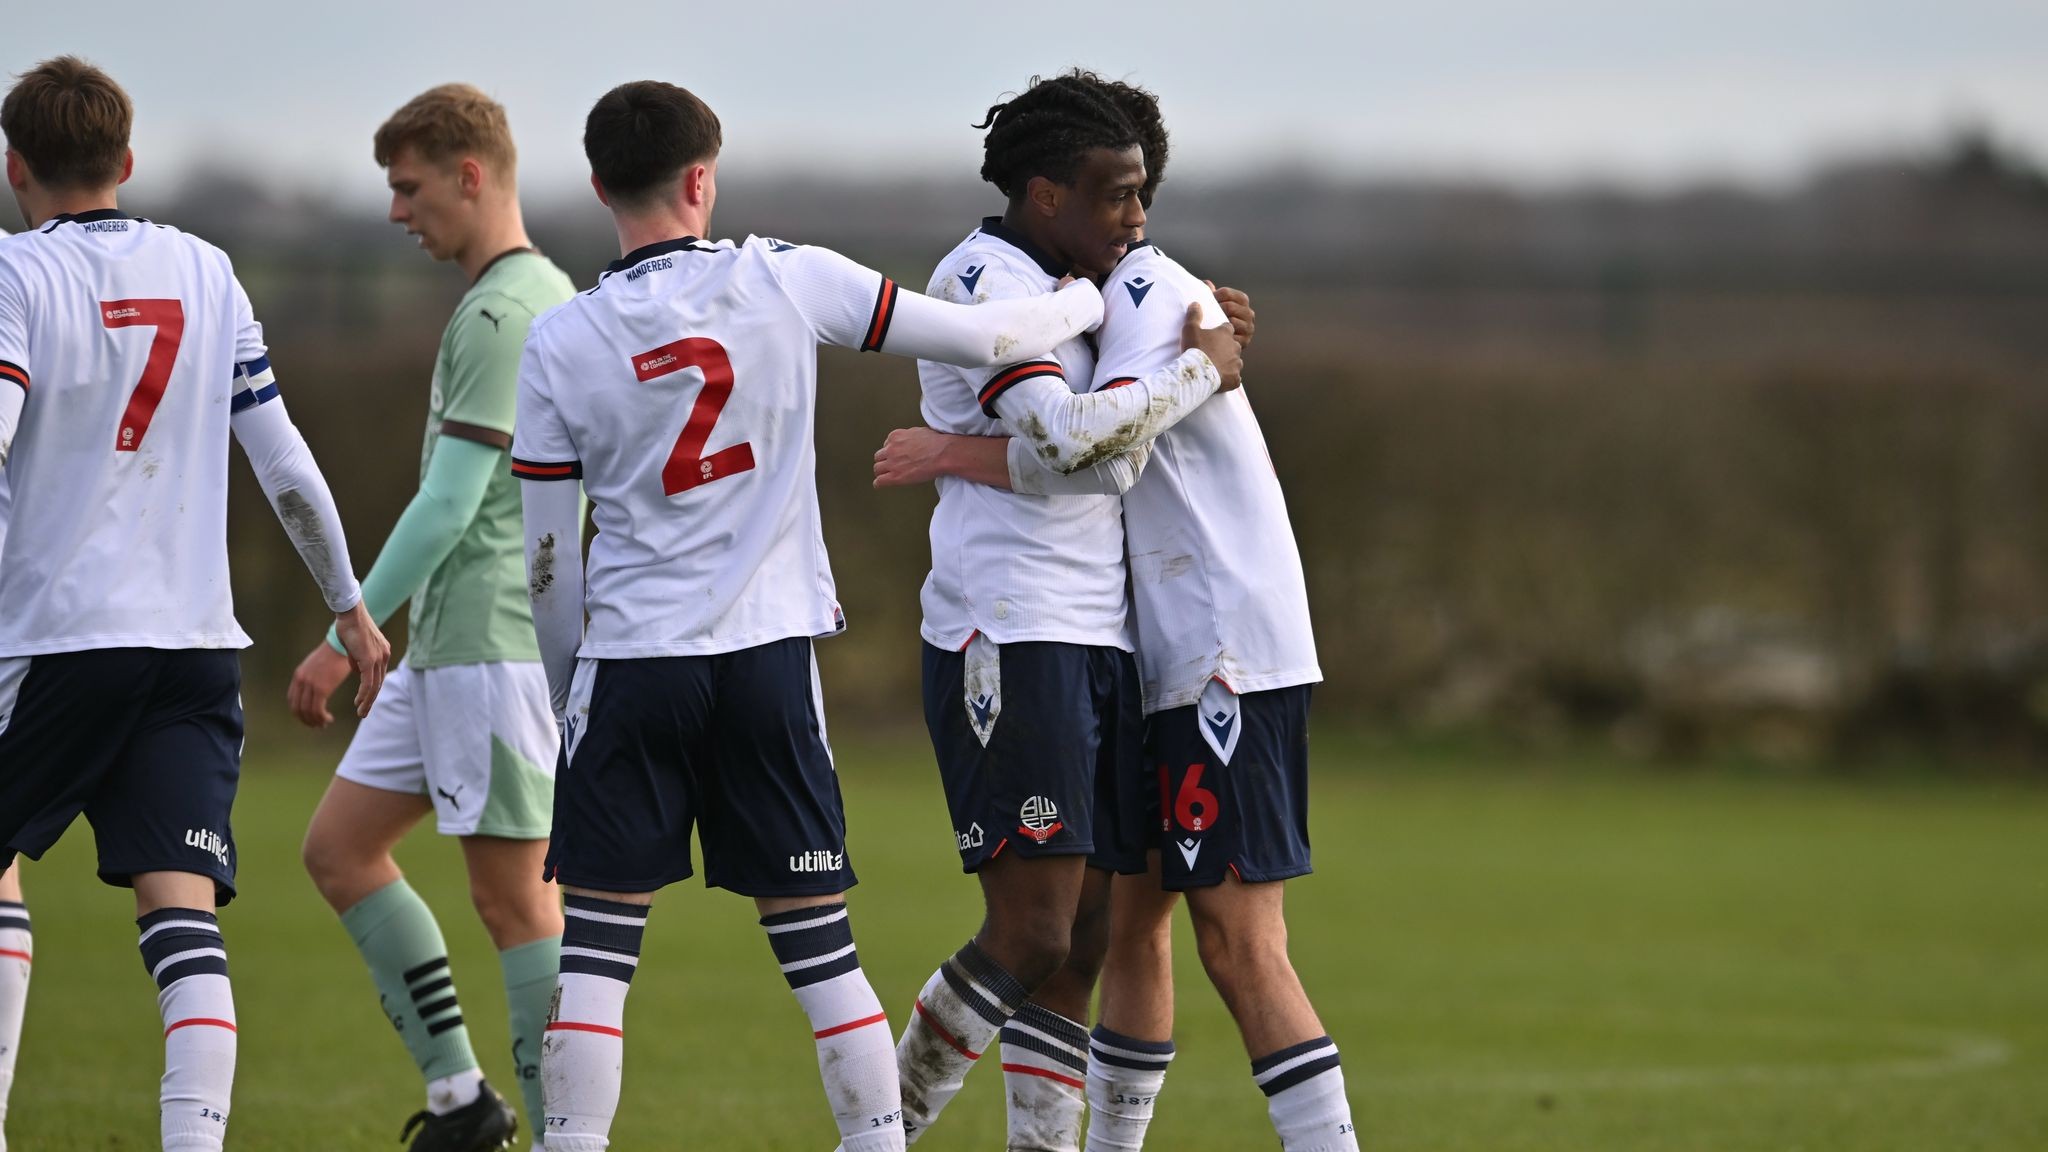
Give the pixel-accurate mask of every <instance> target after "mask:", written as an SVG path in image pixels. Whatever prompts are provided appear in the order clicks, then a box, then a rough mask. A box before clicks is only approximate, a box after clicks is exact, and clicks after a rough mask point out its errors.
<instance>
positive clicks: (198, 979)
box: [135, 908, 235, 1152]
mask: <svg viewBox="0 0 2048 1152" xmlns="http://www.w3.org/2000/svg"><path fill="white" fill-rule="evenodd" d="M135 926H136V927H137V928H139V929H141V931H142V939H141V949H142V963H143V966H144V967H146V968H148V969H149V974H150V975H151V976H152V977H154V978H155V980H156V986H157V988H158V992H157V997H156V1003H157V1008H158V1010H159V1011H161V1012H162V1013H163V1021H164V1079H163V1084H162V1086H161V1088H159V1090H158V1092H157V1102H158V1124H159V1127H160V1128H161V1130H162V1133H163V1141H164V1152H186V1150H192V1152H198V1150H200V1149H207V1150H211V1149H217V1148H219V1147H220V1146H221V1142H222V1141H223V1140H225V1139H226V1138H227V1131H228V1097H229V1096H230V1094H231V1093H232V1092H233V1089H234V1086H235V994H234V989H233V988H232V987H231V986H230V985H229V984H228V953H227V945H226V944H225V943H224V942H223V941H222V940H221V938H220V924H219V922H218V921H217V920H215V919H214V915H213V913H211V912H201V911H199V910H198V909H196V908H161V909H158V910H157V911H155V912H151V913H150V914H149V915H147V916H144V917H143V918H141V919H140V920H137V921H136V922H135Z"/></svg>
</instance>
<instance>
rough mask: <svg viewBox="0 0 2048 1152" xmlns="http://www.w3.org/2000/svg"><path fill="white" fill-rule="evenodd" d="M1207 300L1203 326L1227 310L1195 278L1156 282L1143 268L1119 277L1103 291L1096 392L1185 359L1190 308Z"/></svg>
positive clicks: (1095, 383)
mask: <svg viewBox="0 0 2048 1152" xmlns="http://www.w3.org/2000/svg"><path fill="white" fill-rule="evenodd" d="M1197 301H1206V303H1204V305H1203V310H1202V312H1203V323H1204V324H1205V325H1206V324H1214V323H1215V322H1216V321H1217V320H1218V319H1219V318H1220V317H1221V316H1222V311H1221V309H1220V307H1219V306H1218V305H1217V304H1216V301H1215V299H1214V297H1211V296H1210V295H1209V294H1208V293H1207V292H1206V291H1204V290H1202V286H1201V284H1200V283H1199V282H1197V281H1195V280H1194V279H1193V278H1192V277H1186V278H1184V277H1180V276H1173V277H1164V278H1158V279H1155V278H1154V277H1153V275H1152V274H1151V273H1150V272H1149V271H1145V270H1143V269H1140V270H1135V271H1130V272H1119V273H1118V274H1117V275H1115V276H1113V277H1111V279H1110V282H1109V283H1108V284H1107V285H1105V286H1104V288H1103V290H1102V330H1101V331H1100V332H1099V333H1098V334H1097V337H1096V356H1095V380H1094V382H1093V385H1092V387H1091V388H1090V389H1089V390H1090V391H1099V390H1100V389H1103V388H1114V387H1117V386H1118V385H1122V384H1128V383H1130V382H1131V381H1133V380H1138V379H1142V378H1143V377H1145V376H1148V375H1150V374H1152V373H1153V372H1156V371H1158V370H1159V369H1160V368H1163V367H1165V366H1166V365H1168V364H1171V363H1173V361H1174V358H1175V357H1178V356H1179V355H1180V354H1181V346H1180V336H1181V329H1182V328H1183V327H1185V326H1186V324H1187V312H1188V305H1189V304H1192V303H1195V302H1197Z"/></svg>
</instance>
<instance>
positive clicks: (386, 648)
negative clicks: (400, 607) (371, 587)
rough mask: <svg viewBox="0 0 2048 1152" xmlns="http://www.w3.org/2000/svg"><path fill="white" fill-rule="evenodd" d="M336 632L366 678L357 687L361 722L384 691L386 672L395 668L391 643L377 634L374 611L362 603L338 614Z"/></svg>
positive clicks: (358, 672) (357, 707)
mask: <svg viewBox="0 0 2048 1152" xmlns="http://www.w3.org/2000/svg"><path fill="white" fill-rule="evenodd" d="M334 632H335V635H336V636H338V637H340V639H341V646H342V647H343V648H346V649H348V658H349V660H350V661H351V662H352V663H354V664H355V666H356V675H358V676H360V677H362V679H361V680H360V681H358V682H357V684H356V717H357V718H358V719H360V718H362V717H364V716H368V715H369V714H370V703H371V701H373V700H375V699H376V698H377V690H378V689H380V688H382V687H384V671H385V669H387V668H389V667H390V666H391V641H389V640H386V639H385V638H384V633H382V632H380V631H378V630H377V622H376V621H375V620H372V619H370V610H369V609H368V608H365V607H363V604H362V601H360V600H358V601H356V606H355V607H353V608H351V609H349V610H348V611H346V612H340V613H336V614H335V617H334Z"/></svg>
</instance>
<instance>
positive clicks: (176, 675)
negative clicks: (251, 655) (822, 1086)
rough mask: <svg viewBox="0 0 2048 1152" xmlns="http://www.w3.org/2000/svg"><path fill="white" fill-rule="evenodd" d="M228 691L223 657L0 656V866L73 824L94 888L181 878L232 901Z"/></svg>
mask: <svg viewBox="0 0 2048 1152" xmlns="http://www.w3.org/2000/svg"><path fill="white" fill-rule="evenodd" d="M241 692H242V670H241V663H240V661H239V660H238V659H237V658H236V654H235V653H234V652H233V651H229V650H222V649H211V648H182V649H163V648H100V649H94V650H91V651H86V652H59V653H54V654H51V655H47V656H12V657H0V845H4V847H0V853H4V859H0V868H4V867H5V866H6V864H7V863H8V862H10V861H12V860H13V859H14V854H15V853H17V852H19V853H21V854H22V855H24V856H27V857H28V858H29V859H31V860H37V859H41V858H42V855H43V853H45V852H47V851H49V850H50V846H51V845H53V844H55V843H56V842H57V840H58V838H59V837H61V836H63V835H64V830H65V829H66V828H69V827H70V826H71V822H72V821H73V820H74V819H76V818H77V817H78V814H79V813H81V812H83V813H85V818H86V820H87V822H89V823H90V824H91V825H92V830H93V838H94V840H95V841H96V842H97V843H98V846H99V858H100V864H99V873H100V879H102V880H104V881H106V882H107V883H109V884H114V885H118V886H120V887H124V888H125V887H129V886H130V885H132V884H133V882H134V880H133V878H134V876H135V875H136V874H137V873H139V872H190V873H194V874H197V875H200V876H207V877H211V878H212V880H213V883H214V887H215V888H216V889H217V892H218V895H217V896H216V900H217V902H218V903H221V904H225V903H227V902H228V901H229V900H231V899H233V898H234V894H235V835H234V830H233V829H232V828H231V827H230V826H229V823H228V817H229V814H230V812H231V811H232V810H233V808H234V805H235V785H236V784H237V783H238V782H239V781H240V780H241V776H242V695H241Z"/></svg>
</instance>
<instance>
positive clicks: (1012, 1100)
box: [1002, 1004, 1088, 1152]
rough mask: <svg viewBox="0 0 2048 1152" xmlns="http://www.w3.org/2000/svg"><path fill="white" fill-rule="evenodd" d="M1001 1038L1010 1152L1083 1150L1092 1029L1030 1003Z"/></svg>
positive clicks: (1010, 1023) (1007, 1026)
mask: <svg viewBox="0 0 2048 1152" xmlns="http://www.w3.org/2000/svg"><path fill="white" fill-rule="evenodd" d="M1002 1036H1003V1085H1004V1088H1005V1089H1006V1091H1005V1093H1004V1094H1005V1096H1006V1097H1007V1098H1008V1099H1009V1107H1010V1141H1009V1144H1008V1147H1009V1149H1010V1152H1081V1117H1082V1115H1083V1114H1084V1113H1085V1112H1086V1111H1087V1107H1088V1097H1087V1087H1088V1080H1087V1077H1088V1030H1087V1029H1086V1028H1083V1027H1081V1026H1080V1025H1079V1024H1076V1023H1075V1022H1074V1021H1072V1020H1069V1019H1067V1018H1066V1017H1065V1016H1062V1015H1060V1014H1059V1013H1057V1012H1051V1011H1048V1010H1046V1009H1044V1008H1041V1007H1039V1006H1038V1005H1036V1004H1026V1005H1024V1006H1023V1007H1021V1008H1019V1009H1017V1014H1016V1015H1014V1016H1012V1017H1010V1019H1009V1022H1008V1023H1006V1024H1004V1025H1003V1031H1002Z"/></svg>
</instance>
